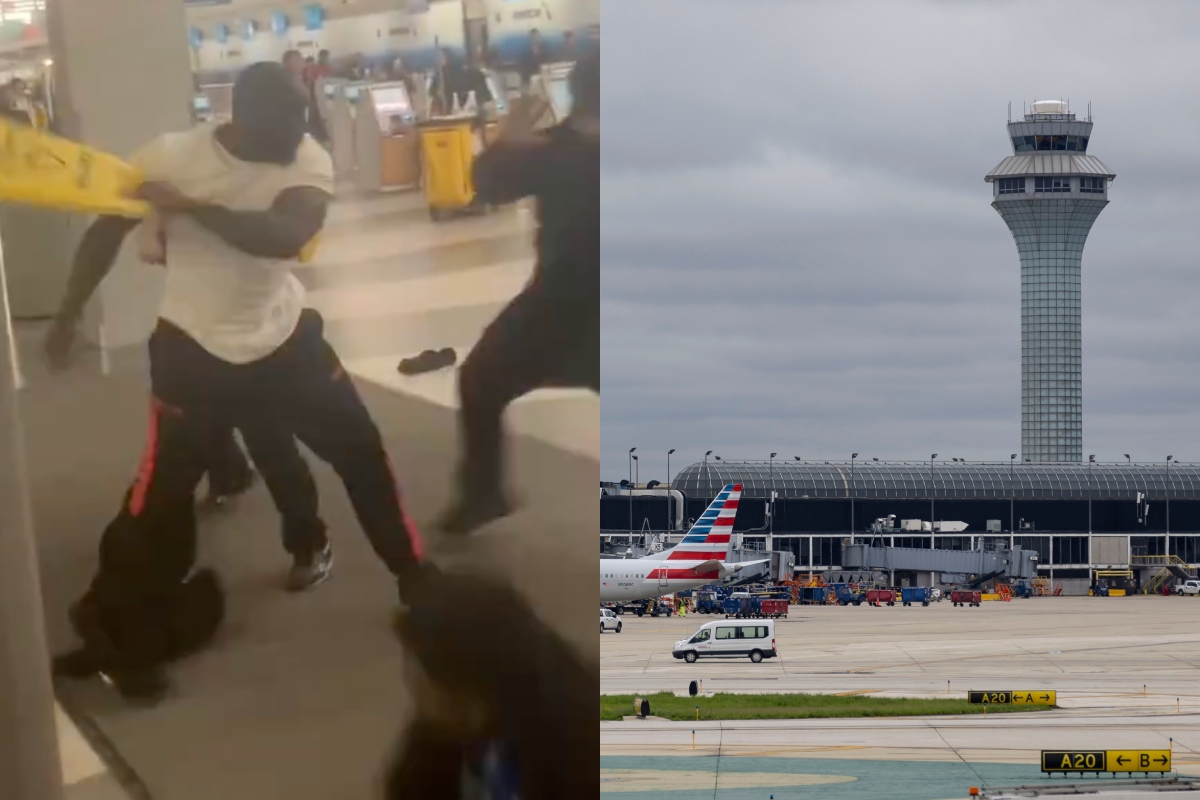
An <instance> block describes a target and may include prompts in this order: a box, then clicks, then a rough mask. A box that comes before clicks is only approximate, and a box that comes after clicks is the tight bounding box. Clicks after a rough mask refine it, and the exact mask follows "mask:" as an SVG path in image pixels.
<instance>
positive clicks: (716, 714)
mask: <svg viewBox="0 0 1200 800" xmlns="http://www.w3.org/2000/svg"><path fill="white" fill-rule="evenodd" d="M634 697H644V698H645V699H647V700H649V701H650V714H651V715H652V716H655V717H664V718H666V719H670V720H679V721H685V720H694V719H696V708H697V706H699V709H700V719H701V720H706V719H707V720H714V719H818V718H832V717H927V716H939V715H943V714H982V713H983V706H982V705H972V704H970V703H968V702H967V701H966V699H960V698H950V697H947V698H945V699H940V698H938V699H933V698H924V697H872V696H870V695H846V696H839V695H831V694H722V693H717V694H714V695H713V696H712V697H678V696H676V695H674V694H671V693H670V692H659V693H657V694H643V695H632V694H613V695H604V694H602V695H600V719H601V720H620V719H621V718H622V717H626V716H631V715H633V713H634V709H633V698H634ZM1047 708H1049V707H1048V706H1027V705H990V706H988V713H989V714H997V713H1003V712H1008V711H1023V712H1029V711H1045V710H1046V709H1047Z"/></svg>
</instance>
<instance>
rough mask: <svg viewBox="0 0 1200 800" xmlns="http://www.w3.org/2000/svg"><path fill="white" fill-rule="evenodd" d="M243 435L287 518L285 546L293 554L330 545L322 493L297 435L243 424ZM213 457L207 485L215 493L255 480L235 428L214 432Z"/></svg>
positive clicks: (276, 427)
mask: <svg viewBox="0 0 1200 800" xmlns="http://www.w3.org/2000/svg"><path fill="white" fill-rule="evenodd" d="M244 424H245V425H246V427H245V428H243V429H242V431H241V433H242V439H243V440H244V441H245V443H246V449H247V450H249V451H250V455H251V457H252V458H253V459H254V463H255V464H256V465H258V470H259V472H260V473H261V474H262V476H263V481H264V482H265V483H266V484H267V490H268V491H269V492H270V493H271V499H272V500H273V501H274V502H275V508H276V509H278V510H279V516H280V517H281V518H282V520H283V546H284V549H286V550H287V551H288V553H290V554H292V555H293V556H296V555H308V554H312V553H315V552H317V551H318V550H320V549H321V548H323V547H324V546H325V544H326V543H327V541H328V540H327V539H326V537H325V531H326V526H325V523H324V521H323V520H322V519H321V514H320V497H319V495H318V493H317V484H316V481H315V480H314V479H313V475H312V472H311V471H310V470H309V468H308V464H307V463H305V461H304V456H302V455H301V454H300V448H299V447H297V446H296V439H295V437H294V436H292V432H291V431H290V430H287V429H285V428H283V427H282V426H280V425H269V424H262V423H258V424H252V423H249V422H248V423H244ZM211 445H212V450H211V452H210V455H209V456H208V462H207V464H208V487H209V491H210V492H211V493H212V494H213V495H218V496H221V495H225V496H228V495H232V494H236V493H238V492H239V491H241V490H242V488H244V487H245V486H246V484H247V483H248V482H249V480H250V474H251V467H250V462H249V460H248V459H247V458H246V454H245V453H243V452H242V448H241V447H240V446H238V443H237V439H235V438H234V435H233V428H232V427H228V428H224V429H222V430H220V431H217V432H215V433H214V439H213V441H212V443H211Z"/></svg>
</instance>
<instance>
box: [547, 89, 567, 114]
mask: <svg viewBox="0 0 1200 800" xmlns="http://www.w3.org/2000/svg"><path fill="white" fill-rule="evenodd" d="M546 88H547V90H548V94H549V95H550V104H551V105H552V106H554V115H555V116H556V117H558V118H559V119H565V118H566V116H567V115H568V114H569V113H571V87H570V85H569V84H568V83H567V82H566V81H565V80H561V79H560V80H552V81H550V82H549V84H548V85H547V87H546Z"/></svg>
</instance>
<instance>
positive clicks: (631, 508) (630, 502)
mask: <svg viewBox="0 0 1200 800" xmlns="http://www.w3.org/2000/svg"><path fill="white" fill-rule="evenodd" d="M634 450H637V448H636V447H631V448H629V546H630V547H633V451H634Z"/></svg>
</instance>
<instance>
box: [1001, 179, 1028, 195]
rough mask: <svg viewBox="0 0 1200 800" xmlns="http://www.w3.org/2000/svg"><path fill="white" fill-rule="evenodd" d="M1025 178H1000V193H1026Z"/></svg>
mask: <svg viewBox="0 0 1200 800" xmlns="http://www.w3.org/2000/svg"><path fill="white" fill-rule="evenodd" d="M1024 193H1025V179H1024V178H1001V179H1000V194H1024Z"/></svg>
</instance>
